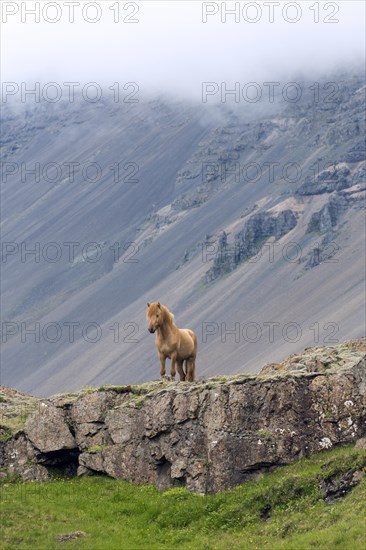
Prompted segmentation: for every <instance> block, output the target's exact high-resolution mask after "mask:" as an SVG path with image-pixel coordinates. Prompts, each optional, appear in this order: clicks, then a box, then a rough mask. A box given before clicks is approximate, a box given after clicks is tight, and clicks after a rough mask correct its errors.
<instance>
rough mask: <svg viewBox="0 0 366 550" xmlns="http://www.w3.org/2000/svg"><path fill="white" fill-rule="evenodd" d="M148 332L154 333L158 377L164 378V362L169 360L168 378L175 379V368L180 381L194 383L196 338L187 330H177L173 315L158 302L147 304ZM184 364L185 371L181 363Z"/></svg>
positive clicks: (191, 331)
mask: <svg viewBox="0 0 366 550" xmlns="http://www.w3.org/2000/svg"><path fill="white" fill-rule="evenodd" d="M146 319H147V320H148V321H149V326H148V331H149V332H151V333H154V332H155V333H156V337H155V343H156V347H157V349H158V354H159V359H160V365H161V366H160V376H161V377H163V376H165V360H166V359H167V358H170V360H171V362H170V376H171V377H172V378H175V367H177V371H178V374H179V378H180V380H187V381H188V382H194V378H195V370H196V355H197V336H196V334H195V333H194V332H193V330H190V329H188V328H183V329H182V328H178V327H177V326H176V324H175V323H174V315H173V314H172V313H171V312H170V311H169V309H168V308H167V307H165V306H163V305H162V304H161V303H160V302H154V303H153V304H149V303H148V304H147V312H146ZM184 362H185V371H184V369H183V363H184Z"/></svg>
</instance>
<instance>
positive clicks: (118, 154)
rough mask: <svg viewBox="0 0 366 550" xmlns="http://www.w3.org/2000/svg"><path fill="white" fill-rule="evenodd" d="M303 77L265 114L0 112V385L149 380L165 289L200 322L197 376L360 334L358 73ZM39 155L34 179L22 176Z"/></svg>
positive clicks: (125, 109)
mask: <svg viewBox="0 0 366 550" xmlns="http://www.w3.org/2000/svg"><path fill="white" fill-rule="evenodd" d="M333 80H334V79H333ZM310 84H311V83H303V89H304V94H303V96H302V98H301V100H300V101H299V102H296V103H291V102H286V101H283V100H282V101H279V100H278V101H276V102H275V103H274V104H273V105H258V106H255V108H254V110H253V109H251V108H249V107H248V106H242V105H239V106H234V107H235V108H229V106H227V105H220V106H212V107H208V106H199V105H191V104H188V103H184V102H180V103H178V102H171V101H168V100H162V99H161V100H150V101H144V102H140V103H138V104H132V105H131V104H123V103H122V104H118V105H117V104H114V103H108V102H104V103H100V104H96V105H90V104H89V105H88V104H86V103H85V102H84V103H83V102H79V103H78V104H76V105H71V104H65V105H57V104H55V105H52V104H41V105H39V106H37V107H36V108H30V107H29V106H24V111H20V112H19V111H17V110H12V109H10V107H9V108H8V109H4V132H3V142H2V154H3V158H4V165H3V177H2V195H1V197H2V225H1V231H2V239H3V252H4V250H5V255H4V253H3V256H2V289H1V290H2V294H1V302H2V315H3V351H2V382H3V383H4V384H6V385H11V386H16V387H17V388H20V389H23V390H25V391H30V392H32V393H35V394H38V395H47V394H50V393H54V392H57V391H64V390H72V389H75V388H77V387H80V386H81V385H85V384H89V383H90V384H96V383H130V382H138V381H144V380H148V379H151V378H156V377H157V375H158V361H157V357H156V351H155V348H154V342H153V338H152V337H151V335H149V334H148V333H147V330H146V321H145V318H144V317H145V306H146V302H147V301H152V300H156V299H160V300H161V301H162V302H163V303H164V304H165V305H167V306H168V307H169V308H170V309H171V310H172V311H173V312H174V314H175V317H176V322H177V324H178V326H190V327H191V328H193V329H194V330H196V332H197V334H198V340H199V355H198V361H197V365H198V375H202V374H204V375H207V374H215V373H218V372H220V373H222V372H223V371H224V372H225V373H229V372H238V371H241V372H243V371H244V372H250V371H253V370H256V369H257V368H258V367H259V365H260V364H263V362H265V361H268V360H271V361H276V360H280V359H282V358H283V357H284V356H286V355H287V354H289V353H293V352H296V351H298V350H301V349H303V348H304V347H305V346H308V345H311V344H317V343H320V344H322V343H324V344H328V343H332V341H333V342H334V341H337V340H338V341H339V340H341V339H345V338H351V337H359V336H362V334H363V327H364V307H363V295H364V206H365V203H364V190H365V175H366V168H365V166H366V162H365V145H364V141H363V137H362V136H363V135H364V127H365V126H364V103H365V102H364V99H365V87H364V81H363V79H362V78H361V77H357V76H356V77H349V76H347V77H345V76H343V77H338V79H337V81H336V84H337V93H336V94H335V95H333V96H331V97H330V96H329V94H320V98H319V100H316V101H315V100H314V99H315V98H314V97H313V94H312V92H311V91H310V90H309V86H310ZM322 86H324V83H322ZM321 89H323V88H321ZM12 163H14V165H13V164H12ZM35 163H39V166H40V168H39V169H40V177H39V181H38V182H37V181H35V179H36V178H35V177H34V175H32V174H25V175H24V174H23V176H24V177H23V178H22V166H23V172H24V170H25V169H28V170H29V169H32V168H33V169H34V168H35ZM49 163H54V164H53V165H52V164H49ZM66 163H79V166H78V167H77V168H79V171H78V172H77V173H75V177H74V181H72V178H71V177H70V173H69V172H68V166H70V165H67V164H66ZM91 163H94V164H91ZM116 163H120V166H119V170H120V172H119V179H120V181H118V182H116V181H115V179H116ZM111 167H112V168H113V167H114V169H111ZM83 169H84V172H83ZM4 170H5V172H4ZM11 170H14V171H15V173H14V174H8V175H7V171H8V172H9V171H11ZM60 170H61V173H60ZM93 178H95V179H96V181H94V182H93V181H91V180H92V179H93ZM22 179H23V180H24V181H22ZM117 179H118V178H117ZM51 180H53V181H51ZM134 180H136V181H134ZM286 212H287V214H286ZM285 219H286V220H288V219H291V223H290V224H288V223H287V224H286V223H283V220H285ZM4 243H5V249H4ZM22 243H25V245H24V244H23V249H22ZM37 243H39V244H37ZM50 243H53V244H50ZM54 243H55V244H54ZM71 243H72V244H71ZM90 243H95V244H94V245H93V244H90ZM116 243H118V244H117V245H116ZM291 243H292V244H291ZM293 243H295V244H293ZM24 246H27V247H28V249H35V247H39V253H38V249H37V248H36V254H39V257H36V258H35V257H34V256H33V257H32V255H30V254H28V255H25V250H24ZM117 249H118V250H117ZM22 250H23V256H22ZM6 252H8V254H6ZM57 255H59V256H60V257H59V258H58V257H57ZM55 257H56V260H57V261H53V260H54V259H55ZM38 259H39V261H35V260H38ZM5 260H6V261H5ZM4 323H8V324H4ZM22 323H25V324H23V326H22ZM35 323H39V325H35ZM50 323H51V324H50ZM248 323H249V324H248ZM273 323H275V324H273ZM27 328H29V329H32V328H35V329H36V332H37V331H38V329H39V337H38V334H37V333H36V335H34V334H27V333H26V332H25V330H26V329H27ZM117 328H119V331H117ZM22 329H23V330H22ZM230 330H234V331H235V333H234V334H229V333H227V331H230ZM4 331H5V334H4ZM73 331H74V334H73ZM117 332H119V333H118V334H117ZM11 333H14V334H11ZM36 339H38V340H39V341H35V340H36ZM22 340H24V341H22ZM52 340H54V341H52ZM93 340H95V341H94V342H93ZM142 358H144V359H145V360H144V361H142V360H141V359H142Z"/></svg>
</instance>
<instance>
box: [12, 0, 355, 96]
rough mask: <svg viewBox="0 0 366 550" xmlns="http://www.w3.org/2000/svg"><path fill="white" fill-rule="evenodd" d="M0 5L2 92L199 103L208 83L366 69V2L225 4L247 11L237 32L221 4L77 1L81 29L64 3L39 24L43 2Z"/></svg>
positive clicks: (52, 6) (242, 13) (50, 10)
mask: <svg viewBox="0 0 366 550" xmlns="http://www.w3.org/2000/svg"><path fill="white" fill-rule="evenodd" d="M1 4H2V25H1V26H2V28H1V37H2V38H1V42H2V44H1V45H2V80H3V81H5V82H7V81H15V82H22V81H29V82H32V81H33V82H34V81H41V82H49V81H56V82H59V83H61V84H62V82H64V81H76V82H81V83H83V82H89V81H95V82H98V83H101V84H104V85H112V84H113V83H114V82H116V81H118V82H120V83H122V84H123V83H125V82H130V81H135V82H137V83H138V84H139V86H140V90H141V92H142V91H143V90H146V91H147V92H151V91H153V92H155V91H159V92H167V93H172V94H175V95H178V94H179V95H181V94H182V95H189V96H191V97H200V94H201V83H202V82H203V81H213V82H221V81H227V82H228V84H230V83H232V82H236V81H239V82H242V83H246V82H250V81H253V80H255V81H257V82H260V81H266V80H281V79H282V80H286V79H287V80H288V79H290V78H293V77H296V76H301V75H305V76H309V78H314V79H315V78H317V77H319V76H321V75H324V76H327V75H329V74H331V73H332V71H334V70H337V69H345V68H347V67H348V68H351V69H353V67H356V66H357V64H358V65H359V66H360V67H362V60H363V56H364V48H365V31H364V25H365V3H364V2H363V1H362V0H360V1H350V0H342V1H337V2H312V1H299V2H287V1H286V2H279V1H277V2H263V1H261V2H249V3H248V2H237V3H235V2H226V8H227V9H233V8H234V6H235V4H240V5H239V8H240V9H239V13H238V14H237V17H239V21H238V22H236V21H235V16H234V15H229V14H227V19H226V22H225V20H222V19H224V16H225V13H224V12H223V11H222V10H221V5H222V3H221V2H207V3H205V2H199V1H197V0H195V1H189V0H188V1H187V0H184V1H177V0H174V1H171V2H170V1H154V0H148V1H142V2H141V1H137V2H129V3H127V2H116V1H115V0H114V1H108V0H103V1H99V2H85V1H83V0H78V2H74V3H72V2H71V3H70V2H69V4H74V6H73V9H74V22H70V21H69V20H70V17H71V9H72V8H71V6H69V5H68V4H67V2H65V1H59V2H47V1H41V2H39V3H38V5H39V11H40V21H39V22H37V23H36V22H35V16H34V15H32V14H30V13H28V12H27V10H31V9H32V8H33V9H34V6H35V4H36V2H32V1H27V2H14V1H13V2H6V1H5V0H3V1H2V2H1ZM47 4H48V7H47V11H44V7H45V6H46V5H47ZM85 4H89V6H85ZM92 4H94V6H93V5H92ZM117 4H119V14H118V13H117V11H116V7H117ZM224 4H225V3H224ZM266 4H272V7H271V6H269V5H266ZM277 4H278V5H277ZM311 6H312V7H313V8H312V9H311ZM111 8H112V9H111ZM82 10H83V11H82ZM211 12H212V14H211ZM215 12H217V13H215ZM271 12H272V13H271ZM205 14H207V15H206V20H207V21H206V22H205V23H204V22H203V18H204V15H205ZM22 18H23V20H24V22H22ZM85 18H87V19H89V21H91V20H93V19H99V20H98V21H97V22H95V23H92V22H88V21H85ZM114 18H116V19H118V20H119V22H114ZM47 19H48V21H47ZM56 19H59V21H57V22H54V23H51V22H49V21H51V20H56ZM123 19H133V20H135V21H137V22H135V23H131V22H130V23H129V22H127V21H123ZM256 19H258V20H257V21H256V22H254V21H255V20H256ZM271 19H272V20H273V22H271ZM286 19H287V20H286ZM296 19H298V20H297V21H296V22H290V21H295V20H296ZM317 19H319V22H316V20H317ZM248 20H250V21H253V22H249V21H248ZM326 20H329V21H333V22H326ZM141 92H140V93H141Z"/></svg>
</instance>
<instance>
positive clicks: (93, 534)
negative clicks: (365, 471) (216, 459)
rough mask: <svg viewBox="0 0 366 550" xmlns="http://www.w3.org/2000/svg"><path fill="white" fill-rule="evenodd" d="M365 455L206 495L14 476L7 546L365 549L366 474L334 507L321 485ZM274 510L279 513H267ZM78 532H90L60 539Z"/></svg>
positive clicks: (313, 462)
mask: <svg viewBox="0 0 366 550" xmlns="http://www.w3.org/2000/svg"><path fill="white" fill-rule="evenodd" d="M365 457H366V452H365V451H361V450H355V449H354V448H353V447H349V446H348V447H339V448H337V449H334V450H331V451H325V452H323V453H319V454H318V455H315V456H313V457H311V458H310V459H306V460H301V461H299V462H297V463H296V464H293V465H291V466H286V467H283V468H281V469H278V470H277V471H275V472H273V473H271V474H267V475H265V476H263V477H262V478H261V479H260V480H259V481H256V482H248V483H246V484H245V485H243V486H241V487H237V488H235V489H233V490H230V491H225V492H223V493H221V494H219V495H212V496H205V497H203V496H200V495H194V494H191V493H189V492H188V491H187V490H185V489H183V488H175V489H171V490H169V491H166V492H164V493H159V491H158V490H157V489H156V488H154V487H145V486H142V487H137V486H134V485H132V484H129V483H127V482H124V481H116V480H112V479H109V478H106V477H87V478H74V479H71V480H55V481H51V482H47V483H42V484H40V483H24V482H23V483H22V482H16V483H8V482H5V483H4V484H3V486H2V507H3V514H2V517H3V518H4V521H3V523H4V528H3V530H2V538H3V543H2V548H4V550H10V549H13V548H15V547H16V548H20V549H21V548H37V549H47V550H52V549H57V548H73V549H76V548H78V549H87V550H91V549H92V550H98V549H108V550H109V549H121V550H137V549H145V548H148V549H149V550H150V549H160V548H161V549H168V548H169V549H170V548H173V547H175V548H187V549H188V548H192V549H194V550H196V549H210V550H211V549H226V548H242V549H246V548H248V549H249V548H250V549H255V548H258V549H262V548H270V549H271V550H272V549H288V550H301V549H309V548H313V547H316V548H317V549H327V550H329V549H332V550H333V549H337V548H339V549H342V550H347V549H350V550H351V549H352V550H357V549H361V548H362V549H364V548H365V546H364V544H365V540H366V479H365V478H364V479H363V480H362V481H361V483H360V484H359V485H358V486H357V487H356V488H355V489H353V490H352V491H351V492H350V493H348V495H347V496H346V497H345V498H343V499H342V500H340V501H338V502H337V503H335V504H331V505H330V504H326V503H325V502H324V500H323V499H322V495H321V493H320V491H319V487H318V483H319V479H320V478H324V477H327V476H329V475H332V474H334V473H337V472H338V473H340V472H344V471H347V470H348V469H350V468H352V467H355V466H358V467H360V466H361V465H362V464H365ZM269 509H270V517H268V519H261V515H262V516H263V514H264V513H265V510H267V511H268V510H269ZM75 531H84V532H85V536H82V537H80V538H77V539H74V540H70V541H67V542H58V541H57V536H58V535H60V534H65V533H70V532H75Z"/></svg>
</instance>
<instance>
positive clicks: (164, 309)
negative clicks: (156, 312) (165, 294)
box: [160, 304, 174, 325]
mask: <svg viewBox="0 0 366 550" xmlns="http://www.w3.org/2000/svg"><path fill="white" fill-rule="evenodd" d="M160 309H161V312H162V314H163V319H164V321H166V322H167V323H169V324H170V325H173V324H174V315H173V313H172V312H171V311H169V309H168V308H167V307H166V306H163V305H162V304H161V305H160Z"/></svg>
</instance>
